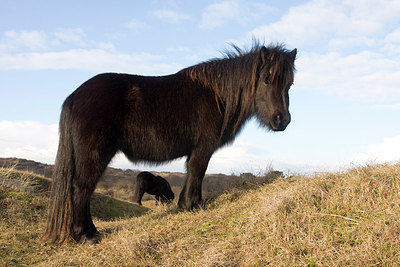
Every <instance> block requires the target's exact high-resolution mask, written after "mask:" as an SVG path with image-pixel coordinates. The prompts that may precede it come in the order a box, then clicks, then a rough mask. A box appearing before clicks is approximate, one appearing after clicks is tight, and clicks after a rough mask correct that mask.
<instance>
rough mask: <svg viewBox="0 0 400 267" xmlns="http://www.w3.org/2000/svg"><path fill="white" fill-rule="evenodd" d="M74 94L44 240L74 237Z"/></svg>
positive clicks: (66, 111)
mask: <svg viewBox="0 0 400 267" xmlns="http://www.w3.org/2000/svg"><path fill="white" fill-rule="evenodd" d="M71 108H72V96H70V97H68V98H67V99H66V100H65V102H64V104H63V107H62V111H61V116H60V125H59V128H60V129H59V131H60V133H59V134H60V140H59V144H58V152H57V157H56V163H55V167H54V172H53V182H52V186H51V192H50V200H49V206H48V216H47V223H46V229H45V232H44V235H43V239H44V241H48V242H53V243H65V242H67V241H68V240H69V239H70V237H72V234H73V233H72V223H73V207H72V180H73V178H74V175H75V157H74V149H73V143H72V131H71Z"/></svg>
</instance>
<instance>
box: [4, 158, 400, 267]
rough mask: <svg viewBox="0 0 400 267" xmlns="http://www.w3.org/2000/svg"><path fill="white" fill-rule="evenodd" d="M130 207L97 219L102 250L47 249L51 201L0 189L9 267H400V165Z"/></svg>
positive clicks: (101, 207) (101, 205) (103, 205)
mask: <svg viewBox="0 0 400 267" xmlns="http://www.w3.org/2000/svg"><path fill="white" fill-rule="evenodd" d="M2 172H7V170H4V169H3V170H1V171H0V176H1V175H2ZM244 186H245V187H246V185H244ZM98 196H99V197H101V195H98ZM122 203H124V205H127V207H130V208H128V209H127V210H125V211H124V212H122V213H119V214H118V210H120V208H117V209H116V210H115V212H116V213H117V214H110V215H107V216H102V215H101V214H96V213H97V212H96V211H95V210H93V213H95V216H94V217H95V218H94V220H95V224H96V225H97V227H98V229H99V230H100V232H102V233H103V237H104V238H103V240H102V242H101V243H100V244H98V245H96V246H87V245H85V246H82V245H77V244H73V243H70V244H68V245H66V246H62V247H57V246H53V245H49V244H47V245H43V244H42V243H41V242H40V234H41V232H42V231H43V227H44V221H45V213H46V212H45V207H46V195H45V194H39V195H35V194H32V193H30V192H28V191H26V192H20V191H17V190H15V188H14V189H13V188H10V187H8V186H4V185H1V182H0V206H1V209H0V216H1V217H0V219H1V221H0V235H1V238H0V255H1V257H0V266H1V265H29V264H31V265H32V264H36V265H41V266H49V265H85V266H98V265H101V266H117V265H119V266H121V265H122V266H124V265H125V266H156V265H162V266H227V265H241V266H243V265H244V266H265V265H272V266H305V265H306V266H307V265H308V266H344V265H350V266H374V265H378V266H385V265H389V266H393V265H399V264H400V260H399V259H400V164H397V165H380V166H368V167H364V168H359V169H355V170H352V171H349V172H347V173H339V174H331V173H326V174H320V175H315V176H312V177H300V176H297V177H292V178H288V179H283V178H278V179H275V180H274V181H272V182H271V183H269V184H266V185H263V186H259V187H256V188H254V187H253V188H250V189H249V188H248V187H247V189H246V188H242V189H234V190H231V191H230V192H227V193H224V194H222V195H220V196H219V197H217V198H216V199H214V200H212V201H209V202H208V206H207V209H206V210H200V211H197V212H180V211H178V210H177V208H176V207H175V206H170V207H166V206H152V205H146V204H148V203H145V206H147V208H148V210H146V208H143V209H144V210H141V209H139V210H136V209H137V208H140V207H137V206H136V205H134V204H131V203H127V202H122ZM113 205H114V203H108V202H107V203H104V202H102V201H100V202H97V203H94V205H93V206H92V209H95V208H97V209H99V210H101V211H104V210H108V209H110V208H111V206H113ZM121 209H122V208H121ZM120 217H122V218H120Z"/></svg>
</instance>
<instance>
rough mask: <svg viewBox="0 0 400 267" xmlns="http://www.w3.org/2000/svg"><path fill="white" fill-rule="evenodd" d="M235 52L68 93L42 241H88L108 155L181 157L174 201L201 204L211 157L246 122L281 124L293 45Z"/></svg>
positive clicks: (107, 78)
mask: <svg viewBox="0 0 400 267" xmlns="http://www.w3.org/2000/svg"><path fill="white" fill-rule="evenodd" d="M235 49H236V51H235V52H230V53H227V55H226V56H225V57H224V58H221V59H213V60H210V61H207V62H204V63H200V64H197V65H195V66H192V67H188V68H185V69H183V70H181V71H179V72H177V73H175V74H172V75H168V76H159V77H148V76H147V77H146V76H139V75H128V74H116V73H106V74H100V75H98V76H95V77H93V78H91V79H90V80H88V81H87V82H85V83H84V84H82V85H81V86H80V87H79V88H78V89H77V90H75V91H74V92H73V93H72V94H71V95H70V96H69V97H68V98H67V99H66V100H65V102H64V104H63V106H62V111H61V117H60V129H59V131H60V141H59V147H58V152H57V158H56V164H55V170H54V175H53V178H54V181H53V185H52V191H51V195H50V204H49V214H48V218H47V226H46V230H45V234H44V239H45V240H49V241H53V242H60V243H62V242H65V241H66V240H68V239H69V238H71V237H72V238H73V239H74V240H76V241H80V242H88V243H96V242H98V240H99V237H100V234H99V232H98V231H97V229H96V227H95V226H94V224H93V222H92V218H91V215H90V198H91V195H92V193H93V191H94V190H95V187H96V184H97V182H98V181H99V178H100V177H101V175H102V174H103V172H104V170H105V169H106V167H107V165H108V163H109V162H110V161H111V159H112V158H113V157H114V155H115V154H116V153H117V152H118V151H122V152H123V153H124V154H125V155H126V156H127V157H128V159H130V160H131V161H132V162H150V163H154V164H158V163H161V162H165V161H170V160H173V159H176V158H179V157H184V156H186V157H187V160H186V169H187V178H186V180H185V183H184V186H183V189H182V192H181V193H180V196H179V201H178V205H179V207H180V208H183V209H186V210H192V209H193V208H196V207H198V206H199V205H200V204H201V202H202V195H201V184H202V180H203V177H204V174H205V172H206V169H207V165H208V162H209V160H210V158H211V156H212V155H213V153H214V152H215V151H216V150H217V149H218V148H220V147H222V146H224V145H226V144H229V143H231V142H232V141H233V140H234V138H235V136H236V135H237V134H238V132H239V131H240V130H241V128H242V126H243V125H244V123H245V122H246V121H247V120H248V119H249V118H251V117H253V116H254V115H255V116H256V117H257V118H258V120H259V122H260V124H262V125H265V126H267V127H268V128H269V129H271V130H273V131H283V130H285V128H286V126H287V125H288V124H289V122H290V113H289V110H288V107H289V94H288V90H289V87H290V86H291V85H292V83H293V77H294V70H295V67H294V61H295V58H296V53H297V50H296V49H294V50H293V51H291V52H290V51H288V50H286V49H285V48H284V47H283V46H280V45H278V46H269V47H265V46H262V45H258V44H255V45H253V48H252V49H251V50H250V51H247V52H245V51H242V50H241V49H239V48H237V47H235Z"/></svg>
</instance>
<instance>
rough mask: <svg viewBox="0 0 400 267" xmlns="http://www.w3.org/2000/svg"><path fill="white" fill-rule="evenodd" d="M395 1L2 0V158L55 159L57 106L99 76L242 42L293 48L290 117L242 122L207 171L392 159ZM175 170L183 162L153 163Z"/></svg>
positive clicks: (399, 29) (168, 63)
mask: <svg viewBox="0 0 400 267" xmlns="http://www.w3.org/2000/svg"><path fill="white" fill-rule="evenodd" d="M398 14H400V1H397V0H382V1H379V0H365V1H354V0H347V1H324V0H315V1H313V0H310V1H244V0H230V1H221V0H217V1H179V0H175V1H156V0H154V1H153V0H149V1H114V2H113V3H112V4H110V2H109V1H68V2H60V1H40V0H39V1H27V0H21V1H0V93H1V97H0V157H21V158H27V159H32V160H36V161H41V162H46V163H53V162H54V158H55V154H56V150H57V142H58V132H57V128H58V126H57V124H58V118H59V113H60V107H61V104H62V102H63V100H64V99H65V98H66V97H67V96H68V95H69V94H70V93H72V92H73V91H74V90H75V89H76V88H77V87H78V86H79V85H80V84H82V83H83V82H84V81H86V80H87V79H89V78H91V77H92V76H94V75H96V74H98V73H102V72H124V73H134V74H142V75H164V74H170V73H174V72H177V71H178V70H180V69H182V68H184V67H187V66H190V65H193V64H196V63H198V62H201V61H205V60H208V59H210V58H215V57H220V56H221V52H223V51H224V50H226V49H229V47H230V46H229V44H230V43H234V44H236V45H238V46H240V47H243V48H246V47H251V43H252V37H255V38H257V39H258V40H260V41H264V42H265V43H266V44H269V43H285V44H286V47H287V48H288V49H293V48H297V49H298V55H297V60H296V67H297V73H296V76H295V83H294V85H293V86H292V88H291V91H290V111H291V114H292V122H291V124H290V125H289V126H288V128H287V129H286V130H285V131H284V132H280V133H273V132H269V131H266V130H265V129H263V128H260V127H259V126H258V124H257V122H256V121H254V120H252V121H250V122H249V123H248V124H247V126H246V127H245V129H244V130H243V131H242V133H241V134H240V136H239V137H238V138H237V139H236V141H235V142H234V144H233V145H232V146H229V147H225V148H223V149H221V150H219V151H217V152H216V154H214V156H213V158H212V159H211V162H210V165H209V168H208V173H232V172H233V173H240V172H253V173H256V174H257V173H262V172H264V171H265V170H266V169H268V168H271V167H272V168H274V169H279V170H282V171H284V172H285V173H297V172H314V171H324V170H333V171H336V170H344V169H346V168H348V167H352V166H358V165H360V164H365V163H366V162H378V163H382V162H393V161H398V160H400V123H399V118H400V16H399V15H398ZM112 166H115V167H121V168H135V169H137V168H139V169H146V170H158V171H184V159H181V160H177V161H174V162H171V163H169V164H165V165H161V166H158V167H154V166H148V165H132V164H131V163H129V162H128V161H127V160H126V159H125V158H124V157H123V156H122V155H118V156H117V157H116V158H115V159H114V160H113V162H112Z"/></svg>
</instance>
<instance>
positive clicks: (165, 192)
mask: <svg viewBox="0 0 400 267" xmlns="http://www.w3.org/2000/svg"><path fill="white" fill-rule="evenodd" d="M144 193H148V194H150V195H155V196H156V201H157V203H158V202H161V203H170V202H171V201H172V200H174V198H175V195H174V192H172V189H171V186H170V184H169V183H168V181H167V180H165V179H164V178H162V177H161V176H158V175H157V176H155V175H154V174H152V173H151V172H141V173H139V174H138V175H137V176H136V187H135V193H134V195H133V198H132V200H133V201H135V202H137V203H138V204H139V205H142V197H143V195H144Z"/></svg>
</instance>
